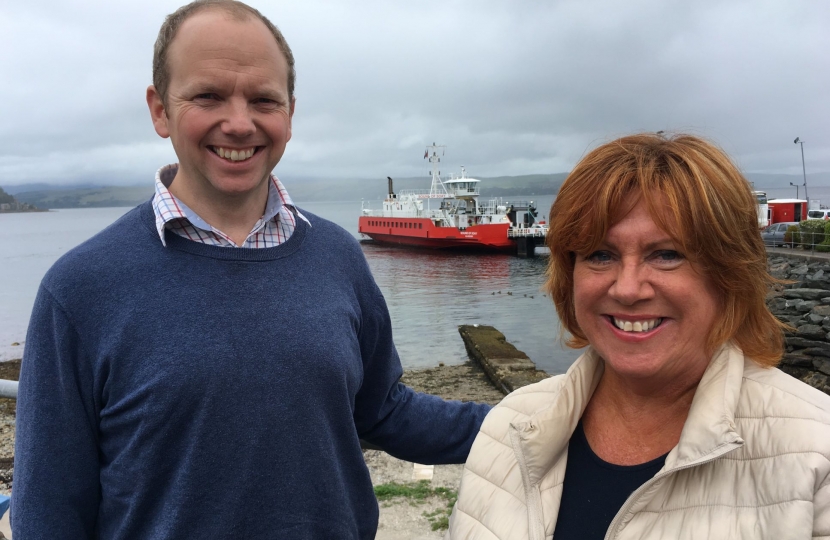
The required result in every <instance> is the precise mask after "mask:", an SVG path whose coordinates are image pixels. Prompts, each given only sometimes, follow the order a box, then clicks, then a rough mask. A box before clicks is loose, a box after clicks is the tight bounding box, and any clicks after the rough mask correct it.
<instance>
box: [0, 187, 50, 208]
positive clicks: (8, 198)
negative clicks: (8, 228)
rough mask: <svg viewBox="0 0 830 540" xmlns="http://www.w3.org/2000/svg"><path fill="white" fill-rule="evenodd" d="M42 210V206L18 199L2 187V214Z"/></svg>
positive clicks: (0, 198) (0, 206) (0, 191)
mask: <svg viewBox="0 0 830 540" xmlns="http://www.w3.org/2000/svg"><path fill="white" fill-rule="evenodd" d="M40 211H41V209H40V208H38V207H36V206H34V205H32V204H29V203H26V202H21V201H18V200H17V199H15V198H14V197H13V196H12V195H11V194H9V193H6V192H5V191H3V188H0V214H6V213H12V212H40Z"/></svg>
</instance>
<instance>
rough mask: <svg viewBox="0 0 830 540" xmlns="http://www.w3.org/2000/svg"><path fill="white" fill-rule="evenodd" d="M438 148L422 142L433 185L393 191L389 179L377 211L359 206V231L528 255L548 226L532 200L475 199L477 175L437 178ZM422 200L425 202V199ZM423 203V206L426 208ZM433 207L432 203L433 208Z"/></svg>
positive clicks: (400, 240)
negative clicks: (475, 176) (537, 218)
mask: <svg viewBox="0 0 830 540" xmlns="http://www.w3.org/2000/svg"><path fill="white" fill-rule="evenodd" d="M439 149H440V150H441V151H442V155H443V149H444V147H443V146H437V145H435V144H433V145H431V146H428V147H427V152H426V154H425V155H426V156H429V161H430V164H431V165H432V185H431V187H430V189H429V191H426V190H423V191H421V190H402V191H401V192H400V193H397V194H396V193H395V191H394V189H393V183H392V179H391V178H389V190H388V195H387V197H386V199H384V201H383V207H382V209H381V210H372V209H370V208H368V207H367V205H366V203H364V205H363V209H362V215H361V216H360V219H359V222H358V231H359V232H360V233H361V234H362V235H365V236H367V237H369V238H371V239H372V240H374V241H375V242H379V243H384V244H393V245H401V246H414V247H423V248H437V249H478V250H488V251H504V252H518V254H519V255H522V256H533V254H534V249H535V246H536V245H537V244H540V243H542V242H543V241H544V237H545V235H546V234H547V230H548V229H547V226H546V224H545V223H544V222H537V221H536V216H537V212H536V207H535V205H534V204H533V202H525V201H522V202H513V203H511V202H506V201H502V200H501V199H491V200H489V201H485V202H484V203H482V202H481V201H479V198H478V197H479V183H480V182H481V181H480V180H476V179H475V178H469V177H467V171H466V170H465V168H464V167H461V176H458V177H450V178H449V179H447V180H444V179H442V178H441V175H440V171H439V170H438V163H440V161H441V159H440V157H439V156H438V151H439ZM425 201H426V205H425V204H424V203H425ZM425 206H426V207H425ZM432 206H437V208H432Z"/></svg>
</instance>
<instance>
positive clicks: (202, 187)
mask: <svg viewBox="0 0 830 540" xmlns="http://www.w3.org/2000/svg"><path fill="white" fill-rule="evenodd" d="M167 62H168V71H169V73H170V83H169V86H168V91H167V100H166V101H167V106H166V107H165V106H164V104H163V102H162V99H161V96H159V95H158V93H157V92H155V88H154V87H152V86H151V87H150V88H149V89H148V91H147V102H148V105H149V106H150V112H151V115H152V117H153V124H154V126H155V129H156V132H157V133H158V134H159V135H160V136H162V137H170V140H171V142H172V143H173V148H174V149H175V151H176V155H177V156H178V158H179V172H178V174H177V175H176V178H175V181H174V187H175V188H176V190H177V191H179V192H182V193H184V192H187V193H188V194H189V195H190V197H192V198H206V199H204V200H216V199H219V200H221V199H223V198H228V197H230V198H239V197H242V198H245V197H248V196H255V197H258V196H259V195H264V194H265V193H267V189H268V188H267V182H268V177H269V175H270V173H271V171H272V170H273V169H274V167H275V166H276V164H277V163H278V162H279V160H280V158H281V157H282V154H283V152H284V151H285V145H286V143H287V142H288V141H289V139H291V117H292V115H293V113H294V104H293V102H292V101H291V100H290V99H289V95H288V64H287V62H286V61H285V57H284V56H283V54H282V52H281V51H280V49H279V46H278V45H277V43H276V41H275V40H274V36H273V35H272V34H271V32H270V31H269V30H268V29H267V28H266V27H265V25H264V24H262V22H261V21H258V20H256V19H246V20H244V21H237V20H235V19H233V18H231V17H230V16H229V15H228V14H226V13H225V12H223V11H221V10H207V11H203V12H201V13H197V14H196V15H193V16H192V17H191V18H189V19H188V20H186V21H185V22H184V23H183V24H182V26H181V28H179V31H178V33H177V35H176V37H175V38H174V40H173V42H172V43H171V44H170V48H169V50H168V60H167Z"/></svg>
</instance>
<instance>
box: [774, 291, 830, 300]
mask: <svg viewBox="0 0 830 540" xmlns="http://www.w3.org/2000/svg"><path fill="white" fill-rule="evenodd" d="M782 295H783V296H784V298H801V299H803V300H818V299H819V298H824V297H825V296H827V290H826V289H802V288H798V289H784V291H783V292H782Z"/></svg>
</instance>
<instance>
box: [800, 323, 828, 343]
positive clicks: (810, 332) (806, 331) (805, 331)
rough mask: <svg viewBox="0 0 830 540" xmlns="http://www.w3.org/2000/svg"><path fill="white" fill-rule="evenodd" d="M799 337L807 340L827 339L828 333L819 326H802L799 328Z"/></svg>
mask: <svg viewBox="0 0 830 540" xmlns="http://www.w3.org/2000/svg"><path fill="white" fill-rule="evenodd" d="M798 335H799V336H801V337H804V338H807V339H822V340H823V339H826V335H827V332H826V331H825V330H824V329H823V328H822V327H821V326H819V325H817V324H802V325H801V326H799V327H798Z"/></svg>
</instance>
